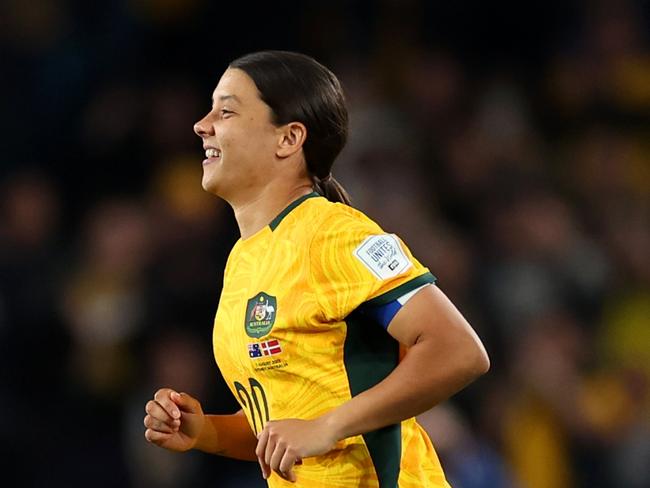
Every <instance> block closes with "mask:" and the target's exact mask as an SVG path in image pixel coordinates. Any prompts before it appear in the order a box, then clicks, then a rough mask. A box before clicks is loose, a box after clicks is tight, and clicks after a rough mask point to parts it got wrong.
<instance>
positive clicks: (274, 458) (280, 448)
mask: <svg viewBox="0 0 650 488" xmlns="http://www.w3.org/2000/svg"><path fill="white" fill-rule="evenodd" d="M286 450H287V449H286V447H285V446H284V445H283V444H276V445H275V449H273V452H272V453H271V459H270V460H269V467H270V468H271V469H272V470H273V471H279V470H280V461H282V457H283V456H284V453H285V451H286Z"/></svg>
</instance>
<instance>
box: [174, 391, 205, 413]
mask: <svg viewBox="0 0 650 488" xmlns="http://www.w3.org/2000/svg"><path fill="white" fill-rule="evenodd" d="M170 396H171V399H172V401H173V402H174V403H175V404H176V405H178V408H179V409H180V410H181V411H183V412H187V413H196V414H199V413H201V412H202V410H201V404H200V403H199V401H198V400H197V399H196V398H194V397H192V396H190V395H188V394H187V393H177V392H175V391H174V392H172V393H171V395H170Z"/></svg>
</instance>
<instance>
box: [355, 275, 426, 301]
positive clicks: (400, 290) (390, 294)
mask: <svg viewBox="0 0 650 488" xmlns="http://www.w3.org/2000/svg"><path fill="white" fill-rule="evenodd" d="M436 281H437V278H436V277H435V276H433V275H432V274H431V273H430V272H428V271H427V272H426V273H424V274H422V275H420V276H416V277H415V278H413V279H412V280H409V281H407V282H406V283H402V284H401V285H399V286H398V287H397V288H393V289H392V290H389V291H387V292H386V293H383V294H381V295H379V296H378V297H375V298H371V299H370V300H367V301H366V302H364V303H363V304H362V305H363V306H369V307H376V306H378V305H386V304H387V303H390V302H392V301H394V300H397V299H398V298H399V297H401V296H402V295H406V294H407V293H408V292H410V291H413V290H415V289H416V288H418V287H420V286H422V285H426V284H429V283H435V282H436Z"/></svg>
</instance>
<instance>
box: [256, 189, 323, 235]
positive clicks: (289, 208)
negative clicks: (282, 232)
mask: <svg viewBox="0 0 650 488" xmlns="http://www.w3.org/2000/svg"><path fill="white" fill-rule="evenodd" d="M320 196H321V195H319V194H318V193H316V192H315V191H313V192H311V193H308V194H307V195H303V196H301V197H300V198H298V199H296V200H294V201H293V202H291V203H290V204H289V205H288V206H287V208H285V209H284V210H283V211H282V212H280V213H279V214H278V216H277V217H276V218H274V219H273V220H272V221H271V223H270V224H269V227H270V228H271V231H274V230H275V229H276V228H277V226H278V225H280V222H282V219H284V218H285V217H286V216H287V215H289V212H291V211H292V210H293V209H294V208H296V207H297V206H298V205H300V204H301V203H302V202H304V201H305V200H307V199H308V198H314V197H320Z"/></svg>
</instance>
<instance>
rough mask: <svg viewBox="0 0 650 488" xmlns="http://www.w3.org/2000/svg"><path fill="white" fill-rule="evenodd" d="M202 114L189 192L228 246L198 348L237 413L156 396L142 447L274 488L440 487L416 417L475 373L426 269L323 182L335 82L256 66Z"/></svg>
mask: <svg viewBox="0 0 650 488" xmlns="http://www.w3.org/2000/svg"><path fill="white" fill-rule="evenodd" d="M212 102H213V103H212V109H211V110H210V112H209V113H208V114H207V115H206V116H205V117H204V118H203V119H201V120H200V121H199V122H197V123H196V124H195V126H194V130H195V132H196V133H197V134H198V135H199V136H200V137H201V139H202V140H203V148H204V149H205V154H206V159H205V160H204V161H203V181H202V185H203V188H204V189H205V190H206V191H209V192H210V193H213V194H215V195H217V196H219V197H221V198H223V199H224V200H226V201H227V202H228V203H229V204H230V205H231V206H232V208H233V209H234V212H235V217H236V219H237V223H238V225H239V229H240V232H241V239H239V241H237V243H236V244H235V246H234V247H233V249H232V251H231V253H230V256H229V258H228V263H227V265H226V270H225V275H224V284H223V291H222V294H221V299H220V301H219V308H218V311H217V314H216V317H215V321H214V334H213V348H214V355H215V359H216V362H217V365H218V366H219V369H220V370H221V372H222V374H223V376H224V378H225V380H226V381H227V383H228V385H229V386H230V389H231V390H232V393H233V394H234V395H235V397H236V398H237V400H238V401H239V403H240V405H241V407H242V409H241V410H240V411H239V412H237V413H235V414H232V415H206V414H204V413H203V410H202V408H201V405H200V403H199V401H198V400H196V399H194V398H192V397H191V396H190V395H188V394H187V393H179V392H177V391H174V390H173V389H170V388H162V389H160V390H158V391H157V392H156V394H155V395H154V398H153V400H151V401H149V402H148V403H147V405H146V407H145V410H146V413H147V415H146V416H145V418H144V424H145V426H146V427H147V429H146V432H145V437H146V439H147V440H148V441H150V442H153V443H154V444H156V445H158V446H161V447H164V448H166V449H170V450H173V451H186V450H188V449H192V448H194V449H200V450H202V451H205V452H207V453H213V454H220V455H224V456H230V457H234V458H239V459H248V460H257V461H259V464H260V466H261V470H262V475H263V477H264V478H266V479H268V484H269V486H271V487H281V486H301V487H307V488H315V487H316V488H317V487H330V488H331V487H342V488H343V487H345V488H350V487H391V488H394V487H396V486H399V487H400V488H410V487H413V488H415V487H418V488H422V487H448V486H449V485H448V484H447V482H446V481H445V477H444V474H443V471H442V468H441V467H440V463H439V461H438V458H437V456H436V453H435V451H434V449H433V447H432V445H431V442H430V441H429V438H428V437H427V435H426V433H425V432H424V431H423V430H422V428H421V427H420V426H419V425H418V424H417V422H416V421H415V419H414V416H416V415H418V414H420V413H421V412H424V411H425V410H427V409H429V408H430V407H432V406H433V405H435V404H437V403H439V402H441V401H443V400H445V399H446V398H448V397H449V396H450V395H452V394H454V393H455V392H457V391H458V390H460V389H461V388H463V387H464V386H465V385H467V384H468V383H470V382H471V381H473V380H474V379H475V378H477V377H478V376H479V375H481V374H483V373H485V372H486V371H487V370H488V367H489V360H488V357H487V354H486V352H485V349H484V348H483V346H482V344H481V341H480V340H479V338H478V337H477V336H476V334H475V333H474V331H473V330H472V328H471V327H470V326H469V324H468V323H467V322H466V321H465V319H464V318H463V317H462V316H461V314H460V313H459V312H458V310H457V309H456V308H455V307H454V306H453V305H452V304H451V303H450V301H449V300H448V299H447V298H446V296H445V295H444V294H443V293H442V292H441V291H440V289H439V288H438V287H436V286H435V285H434V283H435V278H434V276H433V275H432V274H431V273H430V272H429V270H428V269H427V268H425V267H424V266H422V264H420V263H419V262H418V261H417V260H416V259H415V258H414V257H413V256H412V255H411V253H410V252H409V250H408V248H407V247H406V246H405V245H404V243H403V242H402V241H401V240H400V239H399V238H398V237H397V236H395V235H393V234H387V233H385V232H384V231H383V230H382V229H381V228H380V227H379V226H378V225H377V224H376V223H374V222H373V221H372V220H370V219H369V218H368V217H366V216H365V215H364V214H362V213H361V212H359V211H357V210H355V209H353V208H352V207H351V206H349V205H348V203H349V200H348V197H347V195H346V193H345V191H344V190H343V188H342V187H341V186H340V185H339V184H338V183H337V182H336V180H335V179H334V178H333V177H332V173H331V168H332V164H333V162H334V159H335V158H336V156H337V155H338V154H339V152H340V151H341V149H342V148H343V146H344V144H345V141H346V137H347V127H348V115H347V109H346V106H345V102H344V98H343V94H342V91H341V86H340V84H339V81H338V80H337V78H336V77H335V76H334V75H333V74H332V73H331V72H330V71H329V70H328V69H327V68H325V67H324V66H322V65H321V64H319V63H317V62H316V61H315V60H313V59H312V58H310V57H308V56H304V55H302V54H297V53H291V52H278V51H265V52H258V53H254V54H249V55H247V56H244V57H242V58H239V59H237V60H236V61H234V62H232V63H231V64H230V65H229V66H228V69H226V71H225V72H224V74H223V76H222V77H221V79H220V80H219V83H218V85H217V87H216V89H215V90H214V93H213V96H212ZM369 184H370V182H369ZM400 345H402V346H403V350H405V351H406V353H405V355H403V357H401V355H400ZM290 483H295V484H293V485H292V484H290Z"/></svg>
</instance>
